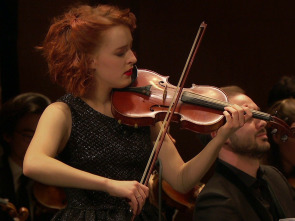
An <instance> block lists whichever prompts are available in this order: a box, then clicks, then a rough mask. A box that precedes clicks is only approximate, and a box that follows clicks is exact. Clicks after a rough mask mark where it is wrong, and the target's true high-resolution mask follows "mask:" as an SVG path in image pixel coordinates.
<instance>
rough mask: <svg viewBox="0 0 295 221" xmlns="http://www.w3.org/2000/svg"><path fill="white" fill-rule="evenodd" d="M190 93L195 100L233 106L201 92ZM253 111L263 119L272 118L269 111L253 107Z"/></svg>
mask: <svg viewBox="0 0 295 221" xmlns="http://www.w3.org/2000/svg"><path fill="white" fill-rule="evenodd" d="M188 93H189V94H191V97H192V98H193V99H194V100H201V101H203V102H205V103H208V104H214V105H219V107H220V106H221V107H223V108H224V107H226V106H232V104H231V103H229V102H224V101H220V100H218V99H215V98H210V97H206V96H204V95H200V94H194V93H191V92H188ZM251 112H252V113H253V115H254V116H255V117H257V118H260V119H261V118H262V119H269V118H270V114H268V113H264V112H261V111H257V110H253V109H251Z"/></svg>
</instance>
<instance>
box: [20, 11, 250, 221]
mask: <svg viewBox="0 0 295 221" xmlns="http://www.w3.org/2000/svg"><path fill="white" fill-rule="evenodd" d="M134 28H135V16H134V15H133V14H132V13H131V12H129V10H127V9H126V10H119V9H118V8H116V7H113V6H107V5H100V6H97V7H90V6H79V7H77V8H72V9H71V10H70V11H68V12H67V13H65V14H64V15H63V16H61V17H59V18H57V19H55V20H54V22H53V24H52V25H51V27H50V29H49V32H48V34H47V36H46V38H45V40H44V43H43V45H42V47H40V49H42V51H43V54H44V55H45V58H46V59H47V62H48V66H49V71H50V76H51V78H52V79H53V81H54V82H56V83H57V84H59V85H61V86H63V87H64V88H65V90H66V91H67V94H66V95H65V96H63V97H62V98H60V99H59V100H58V101H57V102H55V103H53V104H51V105H50V106H49V107H48V108H47V109H46V110H45V112H44V114H43V115H42V116H41V119H40V121H39V124H38V127H37V130H36V133H35V135H34V137H33V139H32V142H31V144H30V146H29V148H28V151H27V153H26V156H25V161H24V173H25V175H27V176H29V177H31V178H33V179H36V180H38V181H40V182H43V183H46V184H49V185H56V186H62V187H65V188H66V194H67V202H68V203H67V207H66V208H65V209H63V210H61V211H59V212H58V213H57V214H56V216H55V218H54V219H53V220H78V219H79V220H126V219H127V217H131V216H132V215H137V216H136V220H137V219H139V220H155V219H157V218H158V217H157V216H158V214H157V210H156V208H155V207H153V206H152V205H151V204H150V203H149V201H148V200H147V199H148V194H149V189H148V187H147V186H145V185H143V184H141V183H139V180H140V179H141V176H142V174H143V171H144V169H145V165H146V164H147V160H148V158H149V155H150V153H151V149H152V143H153V141H154V140H155V139H156V137H157V134H158V131H159V128H160V126H159V125H160V123H157V124H156V125H154V126H148V127H139V128H134V127H129V126H126V125H122V124H119V123H118V121H117V120H116V119H114V118H113V114H112V112H111V105H112V104H111V93H112V89H113V88H124V87H126V86H128V85H130V83H131V75H132V70H133V67H134V64H135V63H136V61H137V60H136V57H135V56H134V54H133V52H132V49H131V48H132V34H131V33H132V31H133V30H134ZM244 113H246V114H244ZM224 115H225V118H226V121H227V122H226V123H225V125H224V126H222V128H221V129H220V130H219V134H218V136H217V137H216V138H214V139H213V140H212V141H211V142H210V143H209V144H208V145H207V146H206V148H205V149H204V150H203V151H202V152H201V153H200V154H198V155H197V156H196V157H194V158H193V159H192V160H190V161H189V162H187V163H184V162H183V160H182V159H181V157H180V155H179V154H178V152H177V149H176V148H175V146H174V144H173V142H172V141H171V140H170V138H169V137H168V136H167V137H166V138H165V140H164V142H163V145H162V148H161V151H160V153H159V158H160V159H161V161H162V164H163V179H165V180H166V181H167V182H169V183H170V184H171V185H172V186H173V188H174V189H176V190H178V191H180V192H186V191H188V190H190V189H191V188H193V187H194V186H195V185H196V184H197V183H198V181H199V180H200V179H201V178H202V176H203V175H204V174H205V173H206V171H207V170H208V169H209V168H210V166H211V164H212V163H213V162H214V160H215V158H216V156H217V154H218V152H219V150H220V147H221V145H222V144H223V143H224V141H225V140H226V139H227V138H228V137H229V136H230V134H231V133H233V132H234V131H235V130H237V129H238V128H239V127H241V126H243V124H244V122H245V121H246V120H247V119H248V118H250V117H251V113H250V111H249V109H248V108H246V107H245V108H241V107H239V106H236V105H234V106H233V107H226V108H225V111H224ZM132 213H133V214H132Z"/></svg>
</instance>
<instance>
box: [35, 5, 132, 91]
mask: <svg viewBox="0 0 295 221" xmlns="http://www.w3.org/2000/svg"><path fill="white" fill-rule="evenodd" d="M117 25H125V26H127V27H128V28H129V29H130V31H131V32H133V30H134V29H135V28H136V18H135V15H134V14H133V13H131V12H130V10H129V9H119V8H118V7H115V6H110V5H98V6H95V7H91V6H88V5H81V6H79V7H74V8H72V9H70V10H69V11H68V12H66V13H65V14H64V15H62V16H60V17H56V18H54V20H53V22H52V24H51V26H50V28H49V31H48V33H47V35H46V37H45V40H44V42H43V44H42V45H41V46H40V47H37V49H40V50H41V51H42V52H43V55H44V57H45V58H46V61H47V63H48V68H49V75H50V78H51V80H52V81H53V82H54V83H56V84H58V85H60V86H62V87H63V88H64V89H65V90H66V92H68V93H72V94H73V95H75V96H83V95H84V94H85V93H86V92H87V90H88V89H89V88H90V87H91V86H92V85H93V84H94V83H95V82H94V75H93V73H94V70H93V69H91V68H90V62H91V59H90V56H89V55H90V54H91V53H92V52H93V51H94V50H95V49H97V48H98V47H99V46H100V43H101V39H102V33H103V32H104V31H106V30H108V29H110V28H111V27H114V26H117Z"/></svg>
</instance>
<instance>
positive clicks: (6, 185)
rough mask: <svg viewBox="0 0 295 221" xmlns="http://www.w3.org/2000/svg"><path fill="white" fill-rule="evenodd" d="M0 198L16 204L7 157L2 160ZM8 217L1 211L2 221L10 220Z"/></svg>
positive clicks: (0, 166) (0, 161) (0, 218)
mask: <svg viewBox="0 0 295 221" xmlns="http://www.w3.org/2000/svg"><path fill="white" fill-rule="evenodd" d="M0 197H1V198H7V199H8V200H9V202H11V203H13V204H14V205H15V203H16V195H15V192H14V184H13V177H12V172H11V170H10V166H9V163H8V159H7V158H6V157H2V158H0ZM8 217H9V216H7V213H6V212H4V211H0V220H9V218H8ZM11 220H12V219H11Z"/></svg>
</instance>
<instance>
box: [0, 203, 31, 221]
mask: <svg viewBox="0 0 295 221" xmlns="http://www.w3.org/2000/svg"><path fill="white" fill-rule="evenodd" d="M0 207H1V209H2V210H3V211H5V212H7V213H8V215H9V216H10V217H11V218H12V219H13V220H15V221H25V220H27V219H28V217H29V210H28V209H27V208H25V207H21V208H20V209H19V210H18V211H17V209H16V207H15V206H14V205H13V204H12V203H11V202H9V200H8V199H3V198H0Z"/></svg>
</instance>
